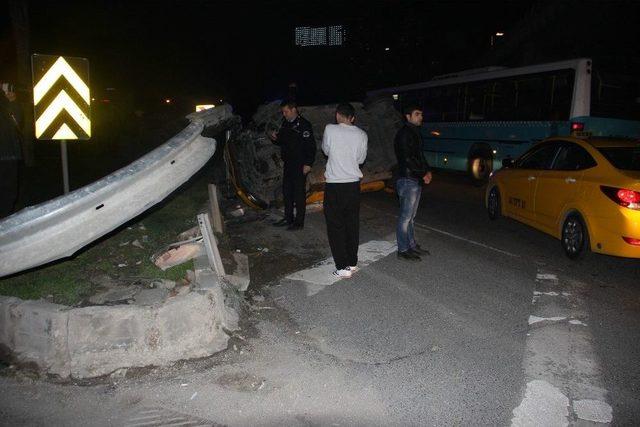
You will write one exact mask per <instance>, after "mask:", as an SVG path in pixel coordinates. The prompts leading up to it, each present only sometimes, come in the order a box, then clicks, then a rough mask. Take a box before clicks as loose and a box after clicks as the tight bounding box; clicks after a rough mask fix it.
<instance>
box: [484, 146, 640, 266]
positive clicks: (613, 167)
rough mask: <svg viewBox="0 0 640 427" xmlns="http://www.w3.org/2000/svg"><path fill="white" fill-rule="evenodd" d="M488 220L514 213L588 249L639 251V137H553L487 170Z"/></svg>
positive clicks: (568, 248) (570, 251)
mask: <svg viewBox="0 0 640 427" xmlns="http://www.w3.org/2000/svg"><path fill="white" fill-rule="evenodd" d="M485 202H486V207H487V211H488V213H489V217H490V218H491V219H497V218H499V217H500V216H501V215H504V216H507V217H510V218H513V219H515V220H517V221H520V222H523V223H525V224H527V225H530V226H532V227H535V228H537V229H538V230H541V231H544V232H545V233H548V234H551V235H552V236H554V237H556V238H558V239H560V242H561V243H562V247H563V249H564V251H565V253H566V254H567V256H568V257H569V258H578V257H580V256H582V255H583V254H584V253H585V252H586V251H587V250H589V249H590V250H591V251H593V252H598V253H603V254H608V255H616V256H621V257H629V258H640V140H635V141H634V140H629V139H613V138H595V137H592V138H577V137H555V138H549V139H546V140H544V141H542V142H540V143H538V144H536V145H534V146H533V147H532V148H531V149H530V150H529V151H527V152H526V153H525V154H523V155H522V156H521V157H519V158H518V159H517V160H515V161H514V160H511V159H505V160H504V161H503V168H502V169H500V170H498V171H496V172H495V173H493V174H492V176H491V178H490V179H489V183H488V185H487V192H486V197H485Z"/></svg>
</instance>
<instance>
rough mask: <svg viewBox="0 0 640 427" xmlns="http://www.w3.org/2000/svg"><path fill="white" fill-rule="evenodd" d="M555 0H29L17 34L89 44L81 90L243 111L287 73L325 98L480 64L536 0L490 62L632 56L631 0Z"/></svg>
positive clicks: (73, 49) (78, 50)
mask: <svg viewBox="0 0 640 427" xmlns="http://www.w3.org/2000/svg"><path fill="white" fill-rule="evenodd" d="M7 1H8V0H2V1H0V6H3V5H6V4H7ZM554 3H565V7H557V8H556V9H554V8H551V9H549V10H550V11H549V12H548V14H549V15H550V16H549V17H545V16H544V13H540V12H539V11H544V10H545V8H549V4H551V3H550V2H545V1H531V2H521V1H513V2H508V1H502V2H498V1H449V2H445V1H425V2H413V1H399V0H395V1H392V0H389V1H368V2H362V1H351V2H346V1H301V0H299V1H261V2H249V1H229V2H227V1H172V2H169V1H156V2H151V1H103V0H97V1H91V2H88V1H82V2H81V1H55V2H54V1H51V2H49V1H32V2H29V18H30V28H31V40H30V43H31V50H32V52H34V53H46V54H62V55H70V56H82V57H88V58H89V59H90V61H91V80H92V82H91V86H92V91H93V92H94V93H98V94H100V95H101V92H102V91H104V89H105V88H107V87H113V88H116V90H117V91H118V93H119V94H121V96H123V97H124V98H126V99H128V100H129V101H130V102H132V103H133V104H135V106H136V107H141V108H144V107H145V106H146V105H151V104H153V103H158V102H161V101H162V100H163V99H164V98H172V99H176V100H178V101H179V100H183V101H184V102H205V101H211V102H215V101H216V100H219V99H220V98H223V99H225V100H227V101H229V102H231V103H232V104H234V105H235V106H236V107H237V108H238V109H240V110H241V111H243V112H250V111H252V110H253V109H255V107H256V106H257V105H258V104H259V103H261V102H263V101H266V100H271V99H276V98H281V97H283V96H285V94H286V86H287V83H289V82H290V81H295V82H297V84H298V86H299V92H300V100H301V102H303V103H305V102H306V103H320V102H335V101H340V100H343V99H348V100H359V99H362V97H363V96H364V92H365V91H366V90H369V89H373V88H377V87H384V86H390V85H396V84H402V83H411V82H416V81H420V80H425V79H427V78H430V77H432V76H433V75H436V74H441V73H445V72H451V71H456V70H459V69H465V68H473V67H475V66H478V65H487V64H483V61H486V60H491V59H493V58H492V57H491V56H490V55H491V49H492V48H491V45H490V41H491V35H492V34H494V33H495V32H497V31H504V32H505V33H506V35H505V40H506V38H507V37H510V36H512V35H513V34H514V33H517V32H519V31H520V32H522V31H523V28H522V27H523V25H522V22H523V17H526V16H527V14H531V13H534V15H535V12H536V11H538V16H540V15H542V16H543V17H542V18H538V19H539V21H540V23H541V24H536V25H537V26H536V27H535V28H534V29H533V30H531V31H530V32H531V33H532V34H531V35H529V36H528V37H524V39H523V42H522V46H521V47H518V48H517V49H512V50H511V51H510V53H509V54H508V55H506V56H504V57H500V56H497V57H496V58H495V60H497V61H498V62H499V64H498V65H519V63H522V62H525V61H527V60H530V61H536V62H544V61H545V60H555V59H568V58H571V57H576V56H586V55H592V56H598V55H600V56H603V55H604V56H607V55H608V56H609V57H612V58H623V59H624V61H625V64H628V63H631V64H637V63H638V56H639V55H638V53H637V51H638V50H639V49H638V48H637V46H636V43H637V40H638V37H637V36H638V29H637V28H638V27H639V25H638V24H639V22H638V13H637V12H639V9H638V7H637V2H606V1H601V2H578V1H567V2H562V1H558V2H554ZM0 10H3V11H6V10H7V7H6V6H5V7H2V8H1V9H0ZM603 12H604V13H603ZM557 15H559V16H557ZM596 24H597V25H596ZM324 25H344V26H345V27H346V44H345V46H344V47H342V48H337V47H308V48H300V47H296V46H295V45H294V29H295V27H296V26H324ZM524 26H526V25H524ZM538 27H542V28H538ZM525 30H526V28H525ZM525 32H526V31H525ZM0 37H1V39H0V57H1V58H2V60H1V62H0V78H3V79H12V78H13V77H14V76H15V64H14V62H15V56H14V54H13V51H12V49H13V44H12V43H13V42H12V35H11V31H10V21H9V17H8V16H7V14H4V13H3V14H1V15H0ZM498 43H503V41H502V40H498ZM386 47H388V48H389V50H388V51H386V50H385V48H386ZM523 52H524V53H523ZM525 53H526V54H525Z"/></svg>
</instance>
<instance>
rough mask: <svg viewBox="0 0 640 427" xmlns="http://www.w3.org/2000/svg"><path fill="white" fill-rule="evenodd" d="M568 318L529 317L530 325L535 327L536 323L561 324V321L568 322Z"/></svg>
mask: <svg viewBox="0 0 640 427" xmlns="http://www.w3.org/2000/svg"><path fill="white" fill-rule="evenodd" d="M566 319H567V318H566V317H538V316H529V324H530V325H533V324H534V323H539V322H544V321H547V322H559V321H561V320H566Z"/></svg>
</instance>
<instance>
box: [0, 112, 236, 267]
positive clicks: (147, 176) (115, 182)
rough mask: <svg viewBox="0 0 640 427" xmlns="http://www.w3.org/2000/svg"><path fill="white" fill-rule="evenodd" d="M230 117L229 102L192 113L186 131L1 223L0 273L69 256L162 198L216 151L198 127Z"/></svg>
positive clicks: (211, 140) (212, 124)
mask: <svg viewBox="0 0 640 427" xmlns="http://www.w3.org/2000/svg"><path fill="white" fill-rule="evenodd" d="M232 117H233V112H232V108H231V106H229V105H222V106H219V107H216V108H213V109H210V110H204V111H201V112H199V113H192V114H190V115H188V116H187V118H188V119H189V120H190V122H191V123H190V124H189V125H188V126H187V127H186V128H185V129H183V130H182V131H181V132H179V133H178V134H177V135H175V136H174V137H172V138H171V139H169V140H168V141H167V142H166V143H165V144H163V145H161V146H160V147H158V148H156V149H155V150H153V151H151V152H150V153H148V154H146V155H145V156H143V157H141V158H140V159H138V160H136V161H135V162H133V163H131V164H130V165H128V166H126V167H124V168H122V169H120V170H118V171H116V172H114V173H112V174H110V175H108V176H106V177H104V178H102V179H100V180H98V181H95V182H93V183H92V184H89V185H87V186H85V187H82V188H79V189H77V190H75V191H72V192H71V193H69V194H66V195H64V196H61V197H57V198H55V199H52V200H50V201H48V202H45V203H42V204H39V205H36V206H31V207H28V208H26V209H23V210H21V211H20V212H17V213H15V214H13V215H11V216H9V217H8V218H6V219H4V220H2V221H0V277H2V276H7V275H10V274H14V273H17V272H20V271H23V270H26V269H29V268H33V267H37V266H40V265H43V264H46V263H48V262H51V261H55V260H58V259H61V258H65V257H68V256H71V255H73V254H74V253H76V252H77V251H78V250H79V249H81V248H82V247H84V246H86V245H88V244H89V243H91V242H93V241H95V240H96V239H98V238H100V237H102V236H104V235H105V234H107V233H109V232H110V231H112V230H114V229H116V228H117V227H119V226H120V225H122V224H124V223H125V222H127V221H129V220H130V219H132V218H134V217H136V216H137V215H139V214H141V213H143V212H144V211H146V210H147V209H149V208H150V207H152V206H153V205H155V204H157V203H158V202H160V201H162V200H163V199H164V198H165V197H167V196H168V195H169V194H171V192H173V191H174V190H175V189H176V188H178V187H179V186H180V185H182V184H183V183H184V182H186V181H187V180H188V179H189V178H190V177H191V176H193V175H194V174H195V173H196V172H197V171H198V170H200V168H202V166H204V165H205V163H207V161H208V160H209V159H210V158H211V157H212V156H213V154H214V153H215V150H216V145H217V143H216V141H215V139H212V138H207V137H204V136H202V131H203V130H204V129H205V128H206V127H208V126H215V125H218V124H220V123H222V122H223V121H224V120H226V119H230V118H232Z"/></svg>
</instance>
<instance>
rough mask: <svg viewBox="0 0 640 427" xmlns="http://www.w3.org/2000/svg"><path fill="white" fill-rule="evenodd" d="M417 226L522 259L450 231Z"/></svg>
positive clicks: (418, 224)
mask: <svg viewBox="0 0 640 427" xmlns="http://www.w3.org/2000/svg"><path fill="white" fill-rule="evenodd" d="M415 226H416V228H426V229H428V230H431V231H435V232H436V233H440V234H443V235H445V236H448V237H452V238H454V239H458V240H462V241H463V242H467V243H470V244H472V245H476V246H480V247H483V248H485V249H490V250H492V251H495V252H498V253H501V254H503V255H507V256H510V257H513V258H520V255H516V254H512V253H511V252H507V251H503V250H502V249H498V248H494V247H493V246H489V245H485V244H484V243H480V242H476V241H475V240H471V239H466V238H464V237H461V236H456V235H455V234H453V233H449V232H448V231H444V230H439V229H437V228H434V227H429V226H428V225H424V224H420V223H418V222H416V223H415Z"/></svg>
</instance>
